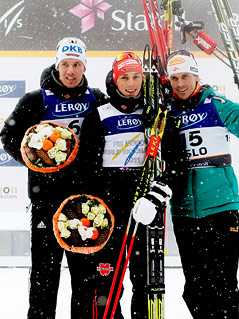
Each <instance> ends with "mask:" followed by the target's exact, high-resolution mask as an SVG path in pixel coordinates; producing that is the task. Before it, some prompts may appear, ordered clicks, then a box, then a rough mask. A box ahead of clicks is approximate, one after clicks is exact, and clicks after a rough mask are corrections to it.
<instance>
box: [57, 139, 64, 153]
mask: <svg viewBox="0 0 239 319" xmlns="http://www.w3.org/2000/svg"><path fill="white" fill-rule="evenodd" d="M55 147H56V148H57V149H58V150H59V151H66V140H64V139H62V138H58V139H57V140H56V143H55Z"/></svg>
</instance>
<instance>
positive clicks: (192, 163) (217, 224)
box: [134, 50, 239, 319]
mask: <svg viewBox="0 0 239 319" xmlns="http://www.w3.org/2000/svg"><path fill="white" fill-rule="evenodd" d="M167 70H168V74H169V79H170V83H171V86H172V104H171V108H170V112H169V114H170V115H169V118H168V120H167V124H166V130H165V134H164V136H163V139H162V157H163V159H164V160H165V162H166V170H165V172H164V174H163V177H162V179H161V180H163V181H164V182H166V183H167V184H168V185H169V187H170V188H171V189H172V192H173V196H172V199H171V201H170V204H171V214H172V220H173V226H174V233H175V236H176V241H177V244H178V248H179V253H180V257H181V262H182V267H183V271H184V275H185V286H184V293H183V298H184V300H185V302H186V304H187V306H188V308H189V310H190V312H191V314H192V316H193V318H194V319H209V318H210V319H211V318H213V319H238V318H239V313H238V283H237V270H238V260H239V213H238V209H239V196H238V184H237V178H236V176H235V173H234V171H233V168H232V166H231V155H230V149H229V145H230V143H229V142H230V133H232V134H234V135H235V136H237V137H239V104H238V103H233V102H231V101H229V100H227V99H226V98H223V97H220V96H217V95H216V94H215V93H214V91H213V90H212V89H211V88H210V87H209V86H208V85H203V86H201V85H200V83H199V75H198V66H197V63H196V61H195V59H194V57H193V55H192V54H190V52H188V51H185V50H180V51H177V52H174V53H172V54H171V55H170V56H169V59H168V63H167ZM151 193H152V192H151ZM151 195H152V194H151ZM146 198H147V195H146ZM138 201H139V202H138V203H137V202H136V205H135V207H136V208H135V211H134V217H135V219H136V220H137V221H139V222H140V221H141V222H143V220H145V218H143V216H144V215H146V214H147V216H149V215H150V214H151V215H152V216H151V220H152V218H153V216H154V213H155V211H156V209H155V210H153V209H151V208H150V207H152V202H150V201H149V204H148V209H147V205H146V203H145V199H144V201H143V200H142V198H141V199H139V200H138ZM140 201H142V205H140ZM151 201H152V196H151ZM148 220H150V218H149V217H148Z"/></svg>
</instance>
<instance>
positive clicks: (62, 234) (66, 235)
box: [60, 229, 71, 238]
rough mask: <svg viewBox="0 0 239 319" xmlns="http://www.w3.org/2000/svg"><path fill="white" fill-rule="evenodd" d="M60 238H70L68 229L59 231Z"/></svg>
mask: <svg viewBox="0 0 239 319" xmlns="http://www.w3.org/2000/svg"><path fill="white" fill-rule="evenodd" d="M60 235H61V237H63V238H68V237H70V235H71V232H70V231H69V230H68V229H63V230H62V231H61V234H60Z"/></svg>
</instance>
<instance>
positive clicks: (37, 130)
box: [35, 123, 49, 133]
mask: <svg viewBox="0 0 239 319" xmlns="http://www.w3.org/2000/svg"><path fill="white" fill-rule="evenodd" d="M48 126H49V124H47V123H46V124H39V125H37V126H36V127H35V131H36V132H37V133H39V132H40V131H42V130H43V129H44V128H45V127H48Z"/></svg>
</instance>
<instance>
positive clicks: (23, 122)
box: [0, 90, 43, 164]
mask: <svg viewBox="0 0 239 319" xmlns="http://www.w3.org/2000/svg"><path fill="white" fill-rule="evenodd" d="M42 115H43V95H42V93H41V91H40V90H36V91H33V92H31V93H27V94H25V95H24V96H23V97H22V98H21V99H20V100H19V102H18V103H17V105H16V107H15V109H14V111H13V112H12V113H11V114H10V116H9V117H8V118H7V120H6V121H5V123H4V126H3V129H2V131H1V133H0V138H1V142H2V144H3V148H4V150H5V151H6V152H7V153H8V154H10V155H11V156H12V157H13V158H14V159H15V160H17V161H18V162H20V163H22V164H24V162H23V160H22V156H21V152H20V147H21V142H22V139H23V137H24V134H25V132H26V131H27V129H28V128H29V127H31V126H33V125H35V124H38V123H39V122H40V120H41V119H42Z"/></svg>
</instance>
